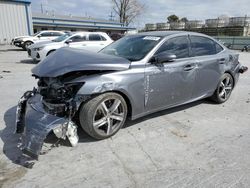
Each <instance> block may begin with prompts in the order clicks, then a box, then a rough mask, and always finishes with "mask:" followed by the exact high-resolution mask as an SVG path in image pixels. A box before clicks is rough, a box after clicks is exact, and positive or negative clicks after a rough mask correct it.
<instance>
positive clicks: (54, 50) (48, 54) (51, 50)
mask: <svg viewBox="0 0 250 188" xmlns="http://www.w3.org/2000/svg"><path fill="white" fill-rule="evenodd" d="M54 51H56V49H52V50H49V51H48V52H47V54H46V56H48V55H49V54H50V53H51V52H54Z"/></svg>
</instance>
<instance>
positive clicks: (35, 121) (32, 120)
mask: <svg viewBox="0 0 250 188" xmlns="http://www.w3.org/2000/svg"><path fill="white" fill-rule="evenodd" d="M21 101H22V105H19V107H18V108H17V122H19V124H17V129H16V130H19V132H18V133H22V136H21V146H20V148H21V150H22V151H23V153H25V154H27V155H29V156H31V157H33V158H35V159H38V156H39V154H40V151H41V149H42V146H43V142H44V140H45V138H46V136H47V135H48V134H49V133H50V132H51V131H53V132H54V133H55V135H56V136H57V137H58V138H62V139H65V138H66V137H68V138H69V141H70V142H71V144H72V146H75V145H76V143H77V142H78V136H77V132H76V129H77V127H76V125H75V124H74V123H73V122H72V121H71V120H69V119H66V118H63V117H57V116H54V115H51V114H48V113H47V112H45V111H44V109H43V104H42V96H41V95H39V94H34V95H30V97H29V98H28V99H27V101H26V104H25V105H24V102H25V101H23V100H21ZM24 108H25V109H24ZM20 113H21V114H20ZM18 118H19V119H18ZM20 120H22V121H20ZM21 123H23V124H22V125H21ZM20 127H23V128H22V129H20ZM20 130H22V132H20Z"/></svg>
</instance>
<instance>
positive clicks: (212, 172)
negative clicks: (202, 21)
mask: <svg viewBox="0 0 250 188" xmlns="http://www.w3.org/2000/svg"><path fill="white" fill-rule="evenodd" d="M240 60H241V62H242V63H243V64H244V65H248V66H249V67H250V53H241V54H240ZM34 66H35V64H33V63H32V61H31V60H30V59H29V58H27V53H26V52H24V51H21V50H19V49H17V48H14V47H12V46H0V91H1V92H0V99H1V100H0V130H1V131H0V148H1V150H0V187H8V188H9V187H18V188H22V187H25V188H26V187H29V188H33V187H34V188H38V187H41V188H43V187H51V188H55V187H84V188H87V187H91V188H92V187H100V188H106V187H107V188H108V187H115V188H116V187H121V188H123V187H124V188H125V187H143V188H144V187H145V188H146V187H149V188H151V187H164V188H165V187H192V188H193V187H209V188H210V187H246V188H247V187H250V76H249V72H247V73H245V74H243V75H241V77H240V81H239V83H238V85H237V87H236V88H235V90H234V91H233V93H232V96H231V98H230V99H229V101H227V102H226V103H225V104H222V105H215V104H213V103H211V102H209V101H208V100H201V101H198V102H194V103H191V104H188V105H184V106H181V107H178V108H173V109H170V110H165V111H162V112H159V113H155V114H152V115H149V116H146V117H144V118H141V119H139V120H136V121H130V122H127V126H126V127H125V128H123V129H122V130H120V131H119V133H118V134H117V135H115V136H114V137H112V138H110V139H107V140H102V141H94V140H93V139H91V138H90V137H88V136H87V135H86V134H84V133H83V132H82V131H81V130H80V131H79V134H80V135H81V136H80V142H79V144H78V145H77V146H76V147H74V148H72V147H70V146H68V144H67V143H64V142H62V145H61V146H60V147H56V148H53V149H52V150H50V151H49V152H48V153H47V154H45V155H42V156H40V158H39V161H37V162H35V165H34V166H33V168H32V169H28V168H25V167H24V164H23V163H22V161H21V160H20V158H19V157H18V156H19V155H20V151H19V150H18V148H17V146H16V144H17V142H18V136H17V135H14V134H13V132H14V124H15V108H16V104H17V102H18V99H19V97H20V96H21V95H22V94H23V92H24V91H26V90H28V89H32V88H33V86H35V84H36V82H35V80H34V79H33V78H32V77H31V73H30V69H31V68H32V67H34ZM8 71H10V72H8ZM2 148H3V149H2Z"/></svg>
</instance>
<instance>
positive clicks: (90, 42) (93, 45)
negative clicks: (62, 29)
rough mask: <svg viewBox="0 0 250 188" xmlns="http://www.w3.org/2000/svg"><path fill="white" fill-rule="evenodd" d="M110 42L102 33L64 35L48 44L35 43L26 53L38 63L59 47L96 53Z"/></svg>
mask: <svg viewBox="0 0 250 188" xmlns="http://www.w3.org/2000/svg"><path fill="white" fill-rule="evenodd" d="M112 42H113V40H112V39H111V38H110V37H109V36H108V35H107V34H106V33H103V32H77V33H66V34H64V35H62V36H60V37H58V38H56V39H54V40H52V41H49V42H38V43H35V44H33V45H31V46H29V47H28V50H27V52H28V55H29V56H30V57H31V58H32V59H33V60H34V61H40V60H43V59H44V58H45V57H46V56H48V55H49V54H50V53H52V52H54V51H56V50H57V49H58V48H61V47H71V48H79V49H83V50H89V51H92V52H98V51H100V50H101V49H102V48H104V47H105V46H107V45H109V44H111V43H112Z"/></svg>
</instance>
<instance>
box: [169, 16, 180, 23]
mask: <svg viewBox="0 0 250 188" xmlns="http://www.w3.org/2000/svg"><path fill="white" fill-rule="evenodd" d="M167 19H168V22H169V23H171V22H178V21H179V17H178V16H176V15H175V14H173V15H170V16H169V17H168V18H167Z"/></svg>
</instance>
